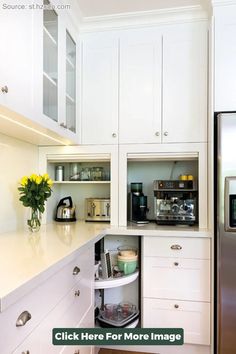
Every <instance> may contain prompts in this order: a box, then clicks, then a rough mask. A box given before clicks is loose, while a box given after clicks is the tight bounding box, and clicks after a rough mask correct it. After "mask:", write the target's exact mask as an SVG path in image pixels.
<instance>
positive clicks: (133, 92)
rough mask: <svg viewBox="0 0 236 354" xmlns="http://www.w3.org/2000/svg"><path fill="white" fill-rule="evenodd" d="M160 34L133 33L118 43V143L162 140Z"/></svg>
mask: <svg viewBox="0 0 236 354" xmlns="http://www.w3.org/2000/svg"><path fill="white" fill-rule="evenodd" d="M161 45H162V44H161V34H160V33H159V32H157V30H156V29H152V30H142V31H141V30H139V31H132V32H131V33H130V34H129V33H125V34H122V35H121V42H120V122H119V131H120V140H119V141H120V143H159V142H160V141H161V59H162V54H161V50H162V49H161Z"/></svg>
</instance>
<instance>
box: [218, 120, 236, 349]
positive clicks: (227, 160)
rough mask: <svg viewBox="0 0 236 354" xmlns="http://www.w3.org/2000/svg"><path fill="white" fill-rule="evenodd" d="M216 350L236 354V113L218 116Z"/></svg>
mask: <svg viewBox="0 0 236 354" xmlns="http://www.w3.org/2000/svg"><path fill="white" fill-rule="evenodd" d="M215 137H216V145H215V157H216V159H215V172H216V173H215V175H216V180H215V198H216V200H215V202H216V211H215V236H216V237H215V240H216V244H215V246H216V248H215V250H216V252H215V258H216V259H215V275H216V276H215V280H216V292H215V298H216V316H217V321H216V323H217V325H216V328H215V334H216V336H215V339H216V342H215V344H216V345H215V348H216V351H215V352H216V353H217V354H234V353H236V113H220V114H217V116H216V134H215Z"/></svg>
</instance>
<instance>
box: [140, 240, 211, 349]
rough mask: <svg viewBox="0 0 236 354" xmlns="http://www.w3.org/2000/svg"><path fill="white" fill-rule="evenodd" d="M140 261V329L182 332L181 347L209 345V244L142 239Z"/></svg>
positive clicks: (196, 241)
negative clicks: (171, 329)
mask: <svg viewBox="0 0 236 354" xmlns="http://www.w3.org/2000/svg"><path fill="white" fill-rule="evenodd" d="M142 257H143V258H142V264H143V280H142V304H143V312H142V319H143V322H142V325H143V327H156V328H158V327H163V328H168V327H169V328H174V327H178V328H183V330H184V343H189V344H201V345H210V329H211V321H210V309H211V297H210V294H211V287H210V282H211V277H210V267H211V266H210V240H209V239H203V238H187V237H183V238H182V237H178V238H175V237H165V238H164V237H151V236H150V237H148V236H146V237H144V238H143V256H142ZM154 280H155V281H154Z"/></svg>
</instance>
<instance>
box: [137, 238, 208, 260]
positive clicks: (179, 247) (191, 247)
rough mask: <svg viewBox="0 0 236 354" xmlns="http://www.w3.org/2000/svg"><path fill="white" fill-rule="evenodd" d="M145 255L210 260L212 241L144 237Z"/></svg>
mask: <svg viewBox="0 0 236 354" xmlns="http://www.w3.org/2000/svg"><path fill="white" fill-rule="evenodd" d="M143 251H144V252H143V254H144V256H150V257H181V258H194V259H210V258H211V257H210V239H203V238H187V237H155V236H154V237H153V236H149V237H144V238H143Z"/></svg>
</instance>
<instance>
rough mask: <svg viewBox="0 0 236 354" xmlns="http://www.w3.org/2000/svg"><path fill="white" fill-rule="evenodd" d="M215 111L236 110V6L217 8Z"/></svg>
mask: <svg viewBox="0 0 236 354" xmlns="http://www.w3.org/2000/svg"><path fill="white" fill-rule="evenodd" d="M216 11H217V12H216V16H215V111H235V110H236V65H235V62H236V42H235V37H236V18H235V11H236V6H234V7H232V6H230V7H228V8H227V7H226V8H222V7H220V8H219V9H217V10H216Z"/></svg>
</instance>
